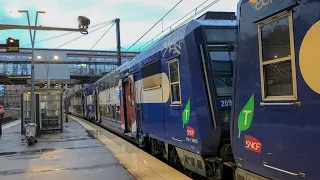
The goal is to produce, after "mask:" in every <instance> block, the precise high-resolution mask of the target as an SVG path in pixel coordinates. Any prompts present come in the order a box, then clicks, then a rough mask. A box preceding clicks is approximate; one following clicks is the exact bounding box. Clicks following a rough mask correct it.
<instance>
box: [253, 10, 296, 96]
mask: <svg viewBox="0 0 320 180" xmlns="http://www.w3.org/2000/svg"><path fill="white" fill-rule="evenodd" d="M258 29H259V31H258V32H259V52H260V71H261V88H262V89H261V92H262V99H263V100H295V99H297V88H296V74H295V57H294V44H293V27H292V12H285V13H280V14H278V15H276V16H273V17H271V18H269V19H267V20H265V21H263V22H261V23H259V25H258Z"/></svg>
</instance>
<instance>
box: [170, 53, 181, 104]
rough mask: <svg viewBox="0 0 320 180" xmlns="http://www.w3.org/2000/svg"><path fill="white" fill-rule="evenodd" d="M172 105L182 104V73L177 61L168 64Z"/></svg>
mask: <svg viewBox="0 0 320 180" xmlns="http://www.w3.org/2000/svg"><path fill="white" fill-rule="evenodd" d="M168 66H169V81H170V96H171V104H181V94H180V73H179V62H178V60H177V59H174V60H172V61H169V62H168Z"/></svg>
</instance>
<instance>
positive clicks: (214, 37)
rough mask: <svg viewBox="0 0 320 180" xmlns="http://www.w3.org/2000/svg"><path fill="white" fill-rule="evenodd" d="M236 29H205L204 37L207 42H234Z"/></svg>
mask: <svg viewBox="0 0 320 180" xmlns="http://www.w3.org/2000/svg"><path fill="white" fill-rule="evenodd" d="M236 33H237V30H236V29H231V28H224V29H222V28H215V29H206V30H205V35H206V39H207V41H208V42H213V43H216V42H235V40H236V35H237V34H236Z"/></svg>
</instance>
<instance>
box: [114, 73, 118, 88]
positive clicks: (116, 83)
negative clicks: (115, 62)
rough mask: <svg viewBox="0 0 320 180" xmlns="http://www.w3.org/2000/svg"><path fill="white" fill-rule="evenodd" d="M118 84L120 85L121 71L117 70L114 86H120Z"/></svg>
mask: <svg viewBox="0 0 320 180" xmlns="http://www.w3.org/2000/svg"><path fill="white" fill-rule="evenodd" d="M118 85H119V71H116V73H115V81H114V86H118Z"/></svg>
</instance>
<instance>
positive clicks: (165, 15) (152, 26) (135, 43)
mask: <svg viewBox="0 0 320 180" xmlns="http://www.w3.org/2000/svg"><path fill="white" fill-rule="evenodd" d="M182 1H183V0H180V1H179V2H178V3H177V4H175V5H174V6H173V7H172V8H171V9H170V10H169V11H168V12H167V13H166V14H165V15H164V16H163V17H162V18H160V20H159V21H157V22H156V23H155V24H154V25H153V26H152V27H151V28H150V29H149V30H148V31H147V32H145V33H144V34H143V35H142V36H141V37H140V38H139V39H138V40H137V41H136V42H134V43H133V44H132V45H131V46H130V47H129V48H128V49H126V51H125V52H127V51H129V50H130V49H131V48H132V47H133V46H135V45H136V43H138V42H139V41H140V40H141V39H142V38H143V37H144V36H145V35H146V34H148V33H149V32H150V31H151V30H152V29H153V28H154V27H155V26H156V25H157V24H159V22H161V21H162V20H163V19H164V18H165V17H166V16H167V15H168V14H169V13H170V12H171V11H172V10H174V9H175V8H176V7H177V6H178V5H179V4H180V3H181V2H182Z"/></svg>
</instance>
